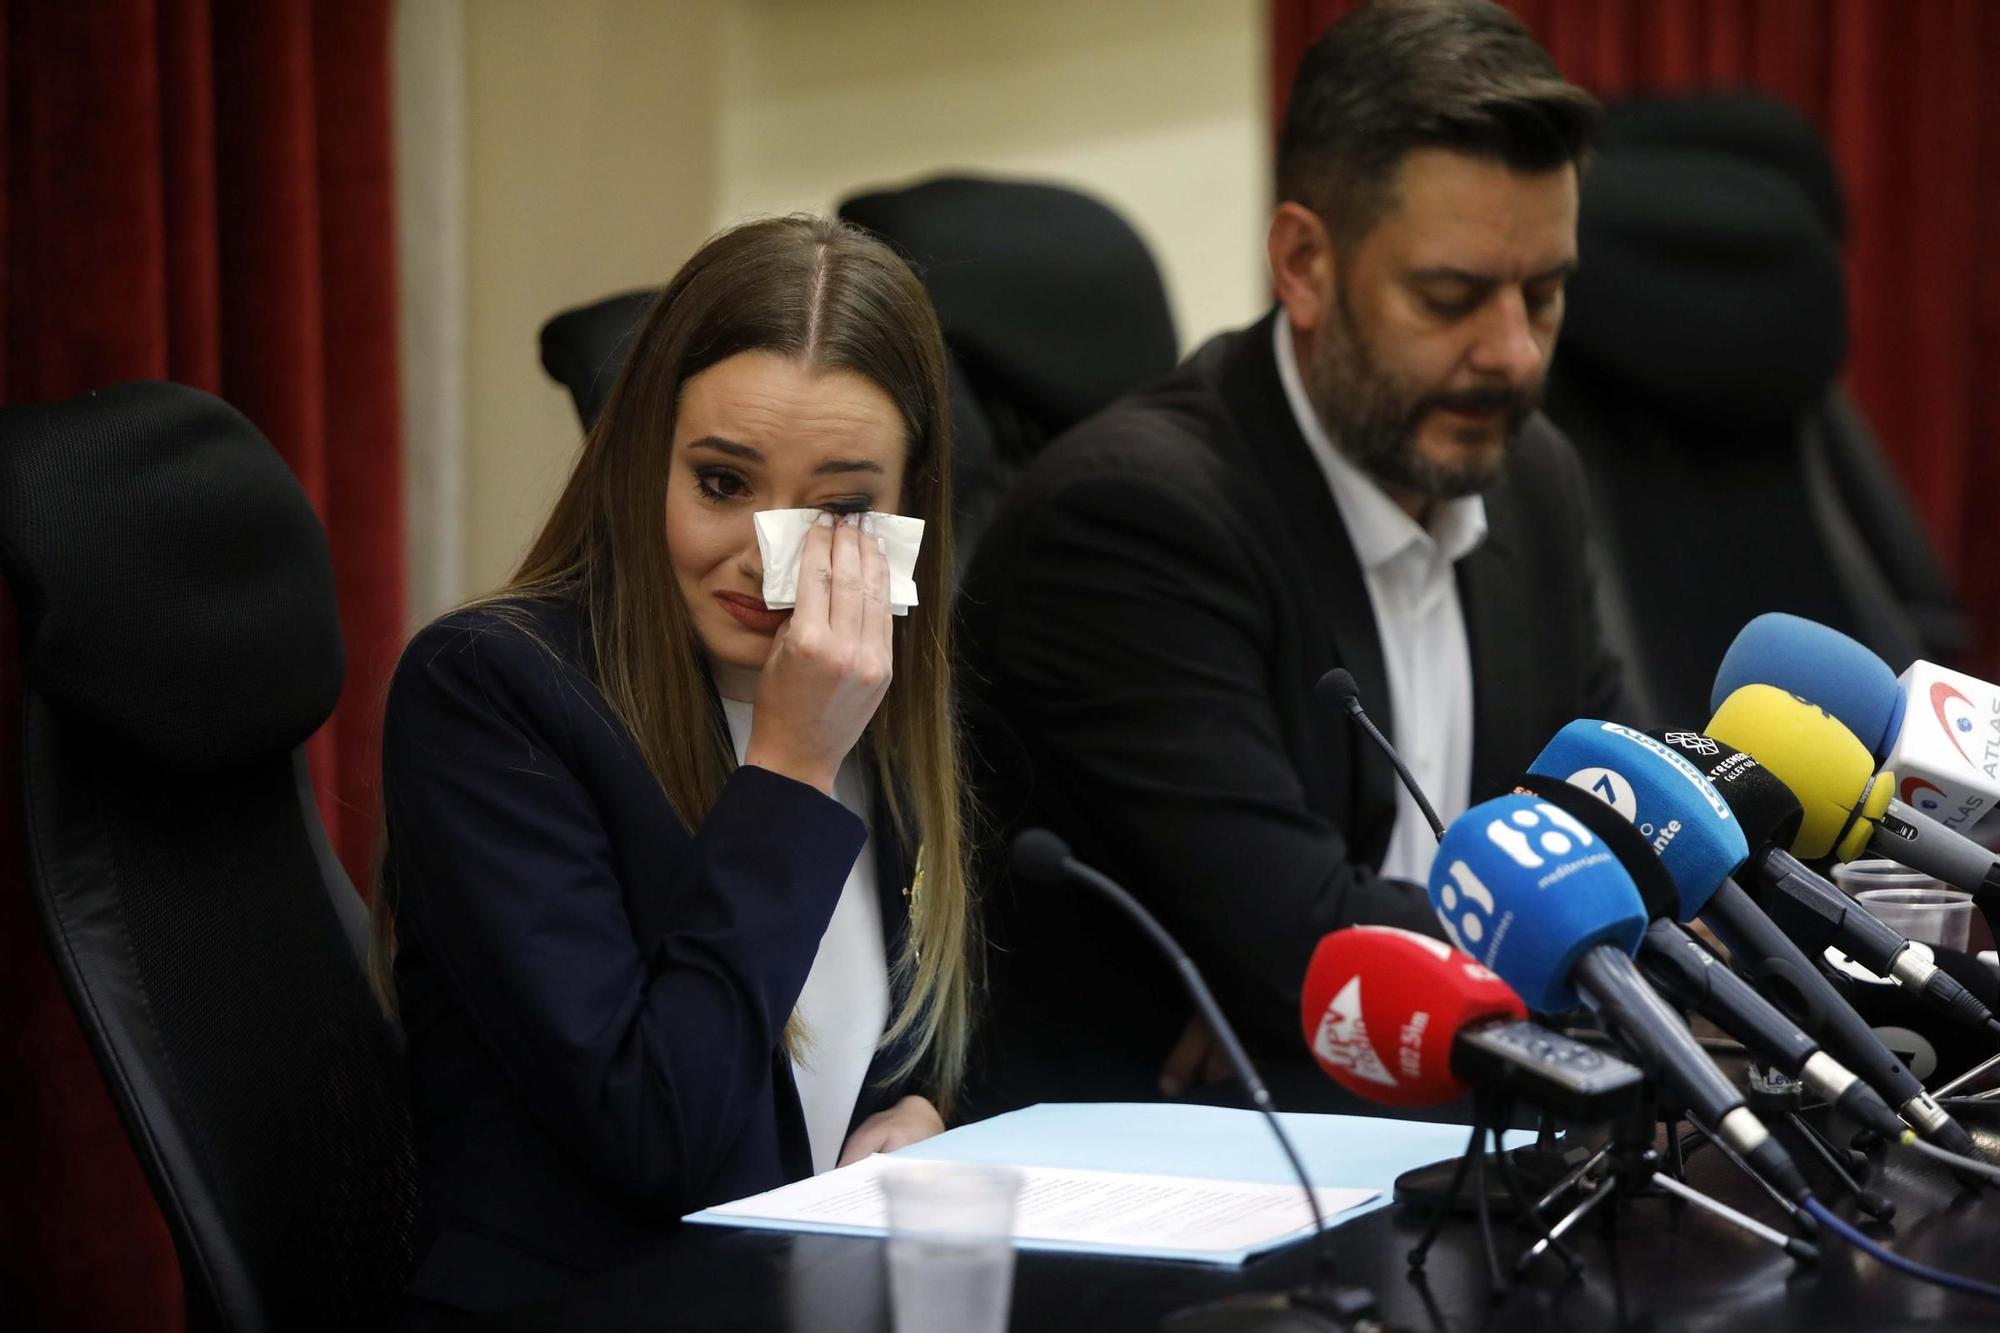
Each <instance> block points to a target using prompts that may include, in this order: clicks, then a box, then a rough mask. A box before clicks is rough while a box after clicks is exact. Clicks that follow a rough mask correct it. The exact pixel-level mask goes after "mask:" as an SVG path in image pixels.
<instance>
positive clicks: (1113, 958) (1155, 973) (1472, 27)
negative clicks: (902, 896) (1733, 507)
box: [961, 0, 1627, 1111]
mask: <svg viewBox="0 0 2000 1333" xmlns="http://www.w3.org/2000/svg"><path fill="white" fill-rule="evenodd" d="M1596 115H1597V105H1596V103H1595V102H1594V101H1593V100H1592V99H1591V98H1590V97H1589V95H1588V94H1586V93H1584V92H1582V91H1581V90H1579V89H1577V88H1575V87H1573V86H1572V85H1570V84H1568V83H1566V82H1565V81H1564V80H1563V78H1562V76H1561V74H1560V73H1559V72H1558V71H1557V69H1556V67H1555V65H1554V63H1553V62H1552V61H1551V60H1550V59H1549V57H1548V55H1547V54H1546V53H1545V52H1544V51H1543V50H1542V49H1541V48H1540V47H1539V46H1537V45H1536V44H1535V42H1534V40H1533V38H1532V37H1530V36H1529V34H1528V33H1527V31H1526V30H1525V29H1523V28H1522V27H1521V26H1520V24H1519V23H1517V22H1516V21H1515V20H1514V19H1513V18H1512V17H1510V16H1509V15H1508V14H1507V13H1506V12H1505V11H1504V10H1502V9H1500V8H1498V7H1497V6H1494V5H1490V4H1486V3H1483V2H1482V0H1421V2H1419V0H1394V2H1391V3H1378V4H1373V5H1368V6H1365V7H1363V8H1362V9H1360V10H1358V11H1356V12H1355V13H1353V14H1351V15H1350V16H1349V17H1348V18H1347V19H1345V20H1343V21H1342V22H1341V23H1339V24H1338V25H1336V26H1335V27H1334V28H1332V29H1331V30H1329V31H1328V32H1327V34H1326V35H1325V36H1324V37H1322V38H1321V39H1320V40H1319V41H1318V42H1317V43H1315V44H1314V46H1313V47H1312V48H1311V50H1309V51H1308V52H1307V54H1306V56H1305V58H1304V60H1303V62H1302V64H1301V66H1300V69H1299V73H1298V77H1297V80H1296V82H1295V85H1294V87H1293V91H1292V94H1291V102H1290V105H1289V107H1288V109H1287V112H1286V116H1285V124H1284V130H1283V134H1282V137H1281V140H1280V144H1279V151H1278V161H1277V173H1276V174H1277V205H1276V208H1275V211H1274V213H1273V215H1272V218H1271V222H1270V227H1269V232H1268V237H1267V240H1268V249H1269V256H1270V268H1271V281H1272V285H1273V288H1274V290H1275V292H1276V295H1277V301H1278V305H1277V308H1276V309H1275V310H1273V312H1272V313H1271V314H1270V315H1268V316H1266V317H1265V318H1264V319H1263V320H1260V321H1259V322H1258V323H1256V324H1254V325H1252V326H1251V327H1250V328H1248V329H1244V330H1241V331H1238V332H1235V333H1229V334H1224V335H1222V336H1220V337H1217V338H1216V339H1214V340H1213V341H1211V342H1209V343H1208V344H1207V345H1206V346H1204V347H1202V348H1201V349H1200V350H1199V351H1197V352H1196V353H1195V354H1194V355H1193V356H1192V357H1191V358H1190V359H1189V360H1188V361H1187V362H1186V363H1185V364H1184V365H1183V366H1182V367H1181V368H1180V369H1179V370H1178V371H1176V372H1175V374H1174V375H1173V376H1172V377H1171V378H1169V379H1168V380H1166V381H1164V382H1163V383H1161V384H1158V385H1156V386H1154V387H1152V388H1149V389H1146V390H1144V391H1141V392H1140V393H1138V394H1136V395H1135V396H1133V397H1131V398H1129V399H1126V400H1124V401H1122V402H1120V403H1118V404H1115V405H1114V406H1113V407H1111V408H1110V409H1108V410H1107V411H1106V412H1104V413H1103V414H1101V415H1099V416H1098V417H1096V418H1094V419H1092V420H1091V421H1088V422H1086V423H1085V424H1083V425H1082V426H1080V427H1078V428H1077V429H1076V430H1075V431H1073V432H1071V434H1070V435H1069V436H1067V437H1066V438H1064V439H1062V440H1060V441H1058V442H1056V443H1055V444H1054V445H1052V446H1051V447H1050V448H1049V449H1048V450H1047V451H1046V452H1045V453H1044V454H1043V456H1042V457H1041V458H1040V459H1038V460H1037V462H1036V465H1035V466H1034V467H1033V468H1032V469H1031V470H1030V472H1029V474H1028V476H1027V477H1026V478H1025V479H1024V480H1023V481H1022V483H1021V484H1020V485H1019V486H1018V488H1017V489H1016V491H1015V492H1014V493H1013V494H1012V495H1011V496H1010V497H1009V499H1008V501H1007V502H1006V503H1005V504H1004V505H1003V507H1002V509H1001V511H1000V512H999V513H998V514H997V515H996V517H995V520H994V522H993V524H992V526H991V528H990V529H989V531H988V535H987V537H986V538H985V541H984V544H983V545H982V547H981V550H980V552H979V554H978V556H977V557H976V559H975V561H974V564H973V566H972V568H971V570H970V571H969V575H968V579H967V583H966V586H965V589H964V593H963V598H962V602H961V608H962V611H961V614H962V617H963V622H964V631H965V632H964V635H963V637H962V639H961V643H962V644H963V645H964V654H965V658H964V660H965V671H964V674H963V679H962V684H961V689H962V691H963V693H964V696H965V699H966V713H967V725H968V729H969V732H970V739H971V742H972V743H971V747H970V752H971V754H972V756H973V759H972V762H973V766H974V778H975V782H976V786H977V790H978V793H979V796H980V799H981V802H982V804H983V806H984V810H985V814H986V817H987V822H988V825H989V827H990V828H991V830H992V834H993V836H992V839H991V841H992V843H993V845H994V847H995V849H996V850H995V853H994V855H993V858H992V867H991V873H990V875H989V877H988V880H987V886H986V897H987V903H986V907H987V917H988V929H989V935H990V938H991V941H992V951H991V953H990V954H989V985H990V991H991V996H990V1004H989V1011H988V1012H989V1019H988V1022H987V1030H986V1038H985V1040H984V1042H983V1043H982V1046H981V1051H982V1067H981V1075H980V1078H979V1080H978V1082H977V1084H976V1087H977V1094H976V1095H975V1098H974V1103H975V1105H976V1107H977V1109H979V1110H982V1111H990V1110H998V1109H1004V1108H1007V1107H1010V1106H1018V1105H1024V1104H1027V1103H1029V1102H1033V1101H1037V1100H1099V1099H1126V1100H1131V1099H1140V1098H1148V1097H1157V1096H1159V1095H1162V1094H1165V1095H1169V1096H1173V1095H1180V1094H1183V1093H1186V1092H1188V1091H1189V1090H1190V1088H1192V1089H1194V1091H1193V1094H1192V1095H1198V1096H1217V1095H1221V1096H1225V1097H1226V1096H1227V1093H1226V1090H1217V1089H1211V1090H1203V1089H1202V1088H1201V1087H1200V1085H1202V1084H1203V1083H1205V1082H1206V1081H1208V1080H1210V1079H1214V1078H1217V1077H1219V1076H1222V1075H1224V1074H1226V1072H1227V1071H1226V1068H1225V1067H1224V1065H1223V1063H1222V1061H1221V1058H1220V1051H1219V1049H1217V1047H1216V1046H1215V1044H1214V1042H1213V1040H1212V1038H1211V1035H1210V1034H1209V1033H1208V1032H1207V1030H1206V1029H1205V1028H1204V1027H1203V1026H1202V1025H1201V1024H1200V1023H1199V1022H1197V1021H1191V1019H1190V1008H1189V1005H1188V1003H1187V1001H1186V1000H1185V998H1184V996H1183V993H1182V990H1181V985H1180V981H1179V979H1178V977H1177V976H1176V975H1175V973H1174V971H1173V970H1172V969H1171V968H1170V967H1169V966H1167V964H1166V963H1164V962H1163V961H1162V960H1161V959H1160V958H1159V957H1158V956H1157V955H1156V954H1155V953H1154V952H1153V951H1152V950H1151V948H1150V946H1149V945H1148V944H1147V943H1146V942H1145V941H1144V940H1143V939H1141V938H1139V937H1138V935H1137V933H1136V932H1135V931H1134V929H1133V928H1132V926H1131V925H1130V924H1129V923H1128V922H1126V921H1124V920H1122V919H1120V918H1119V917H1118V916H1117V915H1116V913H1115V912H1112V911H1110V910H1109V909H1108V908H1106V907H1105V906H1104V905H1103V904H1101V903H1099V902H1098V901H1097V900H1096V899H1095V897H1094V896H1093V895H1090V894H1089V893H1088V892H1087V891H1086V890H1083V889H1080V888H1061V887H1058V888H1050V887H1045V886H1040V885H1034V884H1028V883H1025V882H1023V883H1016V882H1013V880H1012V879H1011V877H1010V876H1008V875H1007V874H1006V870H1005V866H1004V856H1003V855H1002V852H1001V850H1000V849H1004V846H1005V842H1006V839H1007V838H1008V837H1009V836H1011V834H1012V833H1013V832H1014V831H1016V830H1017V829H1019V828H1022V827H1027V826H1031V825H1043V826H1046V827H1049V828H1052V829H1054V830H1055V831H1056V832H1057V833H1059V834H1061V835H1062V836H1063V837H1064V838H1066V839H1067V840H1068V841H1069V842H1070V844H1071V845H1072V847H1073V849H1074V850H1075V852H1076V854H1077V855H1078V856H1079V857H1081V858H1082V859H1084V860H1086V861H1088V862H1090V863H1092V864H1094V865H1096V866H1097V867H1099V868H1100V869H1102V870H1104V871H1105V872H1107V873H1109V874H1110V875H1112V876H1113V877H1114V878H1116V879H1118V880H1120V881H1121V882H1123V883H1124V884H1125V885H1126V886H1127V887H1129V888H1130V889H1131V891H1132V892H1133V893H1134V894H1136V895H1137V896H1138V897H1139V898H1140V899H1141V900H1142V901H1143V902H1145V903H1146V904H1147V905H1148V906H1149V907H1150V908H1151V909H1152V910H1153V911H1154V912H1155V913H1156V914H1157V915H1158V916H1159V918H1160V919H1161V920H1162V921H1163V922H1164V923H1165V924H1166V926H1167V928H1168V929H1169V930H1170V931H1171V932H1173V934H1174V935H1175V936H1177V937H1178V938H1179V939H1180V940H1181V941H1182V942H1183V943H1184V944H1185V946H1186V947H1187V949H1188V951H1189V952H1190V954H1191V955H1192V956H1193V958H1194V960H1195V961H1196V963H1197V964H1198V965H1199V966H1200V967H1201V969H1202V971H1203V972H1204V974H1205V975H1206V976H1207V978H1208V980H1209V982H1210V984H1211V986H1212V987H1213V988H1214V990H1215V992H1216V995H1217V998H1218V999H1219V1000H1220V1001H1221V1004H1222V1007H1223V1009H1224V1011H1225V1012H1226V1013H1228V1014H1230V1015H1231V1016H1232V1017H1233V1018H1234V1019H1235V1021H1236V1023H1237V1024H1239V1025H1240V1027H1241V1029H1242V1032H1243V1035H1244V1039H1245V1043H1246V1045H1247V1046H1248V1047H1249V1048H1250V1050H1251V1052H1252V1054H1253V1056H1255V1057H1257V1058H1258V1059H1259V1062H1260V1064H1262V1065H1264V1066H1266V1068H1265V1073H1266V1077H1267V1079H1268V1080H1269V1081H1270V1082H1271V1084H1272V1086H1273V1089H1274V1091H1275V1092H1276V1093H1277V1095H1278V1097H1279V1099H1280V1101H1281V1102H1283V1103H1287V1104H1291V1105H1295V1106H1313V1105H1317V1106H1341V1107H1342V1109H1354V1108H1353V1107H1352V1105H1351V1104H1348V1105H1343V1104H1342V1101H1341V1097H1340V1095H1339V1094H1337V1092H1336V1090H1335V1089H1334V1087H1333V1085H1332V1084H1331V1083H1330V1082H1329V1081H1328V1080H1326V1079H1325V1078H1323V1077H1322V1076H1321V1075H1320V1074H1319V1073H1318V1071H1317V1070H1316V1069H1314V1068H1313V1066H1312V1063H1311V1061H1310V1059H1309V1056H1308V1052H1307V1049H1306V1047H1305V1044H1304V1043H1303V1041H1302V1040H1301V1037H1300V1025H1299V1016H1298V998H1299V991H1300V985H1301V982H1302V981H1303V978H1304V973H1305V969H1306V963H1307V961H1308V959H1309V958H1310V956H1311V953H1312V949H1313V946H1314V945H1315V944H1316V943H1317V941H1318V940H1319V938H1320V937H1321V936H1322V935H1323V934H1325V933H1326V932H1327V931H1330V930H1334V929H1336V928H1338V927H1341V926H1346V925H1352V924H1356V923H1362V922H1370V923H1381V924H1388V925H1396V926H1403V927H1407V928H1410V929H1414V930H1421V931H1425V932H1426V933H1430V934H1433V935H1435V934H1437V933H1438V928H1437V924H1436V919H1435V917H1434V916H1433V914H1432V912H1431V909H1430V906H1429V904H1428V901H1427V899H1426V897H1425V893H1424V890H1423V888H1422V887H1421V885H1422V883H1423V881H1424V880H1425V878H1426V877H1427V875H1428V872H1429V867H1430V860H1431V855H1432V851H1433V847H1434V841H1433V837H1432V834H1431V831H1430V829H1429V827H1428V825H1427V824H1426V822H1425V821H1424V820H1423V818H1422V816H1421V814H1420V813H1419V811H1418V809H1417V807H1416V805H1415V803H1414V801H1413V800H1412V799H1411V798H1410V797H1409V796H1408V795H1407V794H1406V793H1404V792H1403V791H1402V790H1401V788H1400V785H1399V784H1398V783H1397V782H1396V780H1395V777H1394V774H1393V772H1392V770H1391V768H1390V765H1389V763H1388V762H1387V760H1385V759H1384V758H1383V756H1382V755H1381V754H1380V753H1378V752H1377V751H1375V750H1374V749H1373V748H1372V747H1371V746H1370V745H1369V743H1368V742H1367V741H1366V739H1365V738H1364V737H1363V736H1362V735H1360V734H1359V732H1358V731H1357V729H1355V728H1354V727H1353V726H1351V725H1350V723H1349V721H1348V720H1347V719H1346V718H1345V717H1344V716H1342V715H1340V714H1339V713H1338V712H1337V711H1335V710H1334V709H1332V708H1331V707H1329V706H1328V705H1327V704H1326V703H1325V702H1324V701H1321V700H1316V699H1315V697H1314V685H1315V683H1316V682H1317V681H1318V680H1319V679H1320V677H1321V675H1322V674H1323V673H1324V672H1326V671H1327V670H1328V669H1329V668H1332V667H1336V666H1340V667H1345V668H1346V669H1347V670H1348V671H1349V672H1350V673H1352V675H1353V677H1354V679H1355V681H1356V682H1357V683H1358V685H1359V687H1360V692H1361V697H1362V700H1363V702H1364V703H1365V704H1366V706H1367V707H1368V709H1369V711H1370V713H1371V714H1372V716H1373V717H1374V719H1375V720H1376V721H1377V723H1378V724H1380V726H1381V727H1382V729H1383V730H1384V731H1385V732H1387V733H1388V734H1389V736H1390V737H1391V738H1392V739H1393V740H1394V742H1395V743H1396V745H1397V746H1398V748H1399V749H1400V751H1401V752H1402V754H1403V756H1404V757H1405V759H1406V760H1407V761H1408V763H1409V764H1410V766H1411V768H1412V769H1413V770H1414V771H1415V774H1416V776H1417V779H1418V781H1419V782H1420V783H1421V784H1422V786H1423V787H1424V789H1425V791H1426V792H1427V793H1428V795H1429V797H1430V799H1431V800H1432V801H1433V802H1434V803H1435V805H1436V807H1437V810H1438V813H1439V815H1440V816H1442V817H1443V818H1444V819H1445V820H1447V821H1449V820H1450V819H1451V818H1452V817H1453V816H1454V815H1456V814H1458V813H1459V812H1461V811H1463V810H1464V809H1465V808H1466V807H1467V806H1468V805H1469V804H1471V803H1472V802H1474V801H1476V800H1482V799H1485V798H1486V797H1488V796H1492V795H1496V794H1498V793H1499V792H1501V791H1504V790H1506V789H1507V788H1508V786H1509V785H1510V779H1512V778H1513V777H1514V775H1516V774H1517V773H1519V772H1520V771H1521V770H1522V769H1523V768H1525V767H1526V765H1527V764H1528V762H1529V761H1530V760H1531V759H1532V758H1533V757H1534V755H1535V754H1536V752H1537V751H1538V750H1539V749H1540V748H1541V746H1542V745H1543V743H1544V742H1546V741H1547V739H1548V738H1549V737H1550V736H1551V735H1552V734H1553V733H1554V732H1555V731H1556V730H1557V729H1558V728H1559V727H1561V726H1562V725H1563V724H1564V723H1565V722H1568V721H1570V720H1571V719H1572V718H1575V717H1579V716H1600V717H1621V716H1625V715H1626V713H1627V706H1626V701H1625V698H1624V694H1623V689H1622V685H1621V673H1620V670H1619V667H1618V665H1617V663H1616V661H1615V660H1614V658H1613V657H1612V655H1611V653H1610V652H1609V650H1608V649H1607V647H1606V645H1605V642H1604V639H1603V636H1602V634H1601V633H1600V629H1599V624H1598V618H1597V613H1596V607H1595V586H1594V585H1595V579H1594V576H1593V574H1592V570H1591V563H1590V559H1589V555H1588V540H1587V531H1586V529H1587V523H1586V515H1585V512H1584V503H1585V502H1584V486H1583V480H1582V476H1581V474H1580V472H1579V469H1578V465H1577V462H1576V460H1575V458H1574V456H1573V455H1572V453H1571V451H1570V448H1569V446H1568V444H1567V443H1566V442H1565V441H1564V440H1563V439H1562V438H1561V437H1560V435H1559V434H1558V433H1557V432H1556V430H1555V429H1554V428H1553V427H1552V426H1551V425H1550V424H1549V423H1548V421H1547V420H1545V419H1544V418H1542V417H1541V416H1539V415H1538V414H1537V412H1536V404H1537V401H1538V399H1539V394H1540V389H1541V385H1542V380H1543V377H1544V375H1545V374H1546V372H1547V370H1548V366H1549V358H1550V355H1551V354H1552V352H1553V351H1554V348H1555V342H1556V333H1557V330H1558V328H1559V327H1560V326H1561V323H1562V313H1563V286H1564V282H1565V280H1566V278H1567V277H1568V275H1569V274H1570V273H1571V272H1572V271H1573V270H1574V268H1575V266H1576V263H1577V258H1578V256H1577V252H1576V212H1577V177H1578V172H1579V171H1580V170H1581V168H1582V165H1583V161H1584V157H1585V154H1586V149H1587V143H1588V138H1589V133H1590V130H1591V128H1592V126H1593V125H1594V123H1595V120H1596Z"/></svg>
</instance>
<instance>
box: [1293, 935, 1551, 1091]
mask: <svg viewBox="0 0 2000 1333" xmlns="http://www.w3.org/2000/svg"><path fill="white" fill-rule="evenodd" d="M1527 1016H1528V1007H1527V1006H1526V1005H1524V1004H1522V1003H1521V997H1520V996H1518V995H1516V994H1515V993H1514V992H1513V990H1512V989H1511V988H1510V987H1509V986H1508V985H1507V983H1506V982H1504V981H1502V980H1501V979H1500V978H1499V977H1497V976H1495V975H1494V974H1493V973H1492V972H1490V971H1489V970H1487V969H1486V968H1485V967H1484V966H1482V965H1481V964H1480V963H1478V962H1477V961H1475V960H1474V959H1473V958H1471V957H1470V956H1468V955H1466V954H1463V953H1460V952H1459V951H1458V950H1456V949H1454V948H1452V947H1451V946H1450V945H1448V944H1445V943H1443V942H1442V941H1440V940H1434V939H1430V938H1428V937H1427V936H1423V935H1418V934H1416V933H1414V932H1412V931H1407V930H1397V929H1395V928H1394V927H1392V926H1349V927H1348V928H1347V929H1345V930H1336V931H1334V932H1333V933H1332V934H1331V935H1328V936H1327V937H1326V938H1325V939H1323V940H1321V941H1320V942H1319V948H1317V949H1315V950H1314V951H1313V959H1312V966H1311V967H1310V968H1308V969H1307V970H1306V984H1305V990H1304V993H1303V994H1302V995H1301V996H1300V999H1299V1019H1300V1023H1301V1025H1302V1026H1303V1028H1304V1030H1305V1039H1306V1045H1307V1047H1308V1048H1310V1049H1311V1051H1312V1053H1313V1058H1314V1059H1315V1060H1317V1061H1319V1067H1320V1068H1321V1069H1323V1070H1325V1071H1326V1073H1327V1076H1328V1077H1329V1078H1331V1079H1333V1081H1334V1082H1336V1083H1338V1084H1340V1086H1341V1087H1343V1088H1346V1089H1347V1090H1348V1091H1349V1092H1352V1093H1354V1094H1355V1095H1357V1096H1360V1097H1366V1098H1367V1099H1368V1100H1369V1101H1371V1102H1382V1103H1384V1104H1385V1105H1388V1106H1436V1105H1438V1104H1439V1103H1441V1102H1448V1101H1450V1100H1451V1099H1452V1098H1454V1097H1457V1096H1459V1095H1460V1094H1461V1093H1463V1092H1464V1091H1465V1084H1464V1083H1462V1082H1460V1081H1459V1079H1458V1077H1457V1076H1456V1075H1454V1074H1453V1073H1452V1072H1451V1043H1452V1039H1453V1038H1454V1037H1456V1036H1457V1035H1458V1033H1459V1030H1460V1029H1462V1028H1464V1027H1465V1026H1466V1025H1467V1024H1469V1023H1476V1022H1479V1021H1480V1020H1481V1019H1488V1018H1503V1019H1504V1018H1526V1017H1527Z"/></svg>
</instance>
